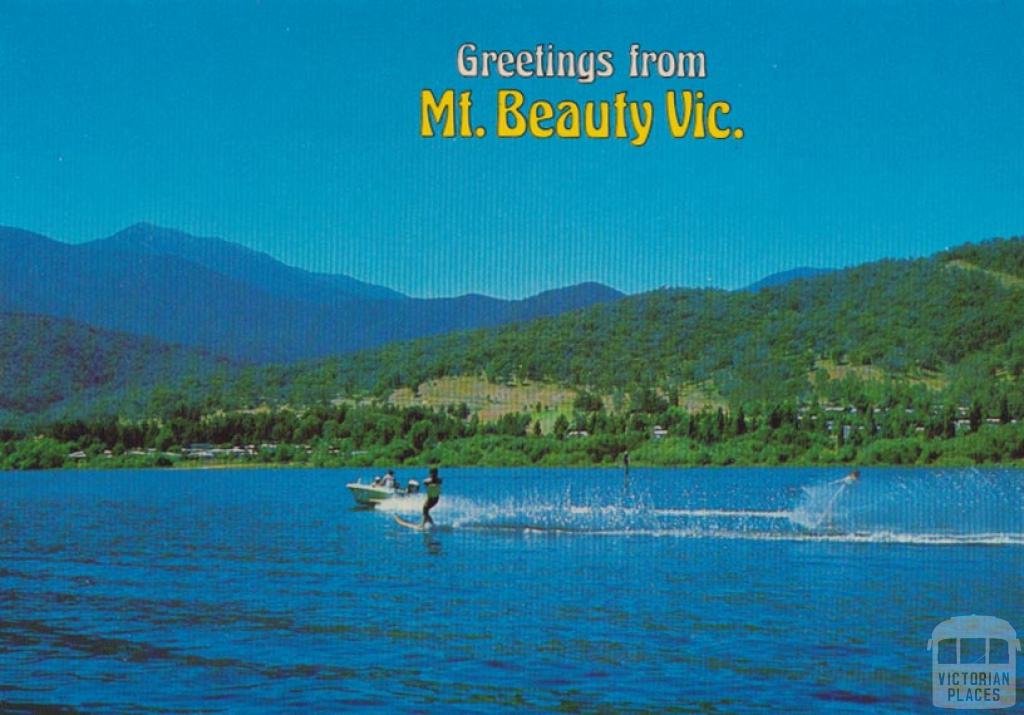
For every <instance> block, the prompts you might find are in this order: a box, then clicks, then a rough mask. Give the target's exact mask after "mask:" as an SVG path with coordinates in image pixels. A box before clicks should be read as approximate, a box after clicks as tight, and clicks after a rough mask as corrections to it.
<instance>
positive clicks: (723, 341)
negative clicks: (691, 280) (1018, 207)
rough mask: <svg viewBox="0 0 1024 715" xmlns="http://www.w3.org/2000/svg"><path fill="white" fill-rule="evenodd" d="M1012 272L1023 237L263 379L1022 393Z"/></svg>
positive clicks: (334, 387) (1018, 301) (601, 308)
mask: <svg viewBox="0 0 1024 715" xmlns="http://www.w3.org/2000/svg"><path fill="white" fill-rule="evenodd" d="M1022 276H1024V241H1021V240H1020V239H1011V240H998V241H990V242H986V243H983V244H980V245H968V246H964V247H960V248H957V249H954V250H951V251H948V252H945V253H942V254H938V255H936V256H933V257H930V258H924V259H918V260H885V261H880V262H877V263H871V264H866V265H862V266H859V267H856V268H851V269H846V270H842V271H836V272H832V273H826V274H822V275H818V276H814V277H811V278H807V279H803V280H797V281H793V282H791V283H788V284H786V285H782V286H774V287H770V288H765V289H763V290H760V291H758V292H746V291H737V292H726V291H719V290H661V291H656V292H653V293H647V294H643V295H639V296H634V297H630V298H626V299H624V300H621V301H619V302H616V303H613V304H606V305H598V306H593V307H591V308H587V309H584V310H581V311H576V312H574V313H571V314H567V315H562V316H558V317H554V318H546V319H541V320H535V321H531V322H529V323H525V324H516V325H509V326H505V327H501V328H495V329H487V330H476V331H470V332H460V333H453V334H450V335H445V336H442V337H435V338H429V339H422V340H416V341H411V342H404V343H396V344H394V345H391V346H389V347H387V348H385V349H381V350H374V351H370V352H365V353H360V354H358V355H354V356H347V357H345V358H337V359H329V360H326V361H320V362H317V363H315V364H307V365H304V366H298V367H295V368H289V369H288V370H285V371H284V372H275V373H274V379H273V381H274V382H275V383H276V384H279V385H281V386H287V385H297V386H301V394H302V395H304V396H306V397H308V398H314V397H316V396H318V395H319V396H321V397H326V396H328V395H330V394H339V393H352V392H357V391H360V390H377V391H379V392H381V393H383V392H385V391H387V390H390V389H391V388H395V387H400V386H410V387H415V386H416V385H418V384H420V383H422V382H424V381H426V380H428V379H431V378H436V377H441V376H447V375H467V374H468V375H479V374H484V375H486V376H487V377H488V378H489V379H490V380H492V381H495V382H502V381H508V380H517V379H526V380H549V381H554V382H558V383H561V384H564V385H569V386H586V387H589V388H593V389H596V390H601V391H606V390H614V389H622V390H626V391H635V390H637V389H638V388H653V389H654V390H656V391H661V392H662V393H663V394H667V395H671V394H672V393H673V392H674V391H677V390H680V389H686V387H687V386H692V385H695V384H702V385H705V386H709V387H710V389H712V390H714V391H716V392H717V393H718V394H719V395H720V396H721V397H722V398H724V399H725V400H727V401H728V402H730V403H732V404H742V403H744V402H749V401H761V400H771V401H778V400H787V399H810V398H811V397H812V396H813V395H814V394H815V393H816V392H817V393H818V394H819V395H820V393H821V392H822V391H823V390H825V389H826V383H827V382H829V381H828V380H827V379H826V378H829V377H835V376H836V370H834V369H831V368H834V367H835V366H843V365H846V366H850V367H851V368H854V369H853V370H852V372H848V373H847V374H854V375H858V376H863V377H865V379H876V380H879V381H886V380H889V379H890V378H893V379H895V380H896V381H904V382H906V383H907V384H915V383H916V384H929V386H932V387H943V386H948V387H949V389H951V390H959V391H960V393H961V394H959V395H957V398H958V399H967V398H971V399H977V398H986V396H987V397H988V398H992V397H993V395H994V393H996V392H1000V391H1005V390H1007V389H1010V387H1011V386H1012V387H1013V389H1017V388H1016V387H1015V386H1016V385H1018V384H1019V383H1018V382H1017V380H1018V379H1019V377H1020V373H1021V370H1022V367H1024V280H1020V278H1021V277H1022ZM1018 391H1019V390H1018ZM982 393H984V394H982ZM968 401H969V400H968Z"/></svg>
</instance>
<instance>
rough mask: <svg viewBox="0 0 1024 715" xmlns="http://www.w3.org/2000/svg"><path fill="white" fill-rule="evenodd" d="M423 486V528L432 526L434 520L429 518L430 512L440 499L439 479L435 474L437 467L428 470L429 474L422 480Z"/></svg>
mask: <svg viewBox="0 0 1024 715" xmlns="http://www.w3.org/2000/svg"><path fill="white" fill-rule="evenodd" d="M423 484H424V485H426V487H427V501H425V502H424V503H423V526H424V527H426V526H427V525H428V524H430V525H431V526H433V524H434V520H433V519H431V518H430V510H431V509H433V508H434V506H435V505H436V504H437V502H438V500H440V499H441V477H439V476H438V474H437V467H431V468H430V473H429V475H428V476H427V478H426V479H424V480H423Z"/></svg>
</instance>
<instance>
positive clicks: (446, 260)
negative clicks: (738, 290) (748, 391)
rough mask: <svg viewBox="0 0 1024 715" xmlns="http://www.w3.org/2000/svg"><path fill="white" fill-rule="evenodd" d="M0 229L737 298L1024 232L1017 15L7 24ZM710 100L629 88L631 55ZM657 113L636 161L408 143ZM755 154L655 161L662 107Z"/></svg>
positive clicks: (362, 17)
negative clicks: (519, 69)
mask: <svg viewBox="0 0 1024 715" xmlns="http://www.w3.org/2000/svg"><path fill="white" fill-rule="evenodd" d="M2 9H3V12H2V13H0V110H2V111H0V223H3V224H7V225H14V226H19V227H22V228H27V229H31V230H35V231H39V232H41V233H44V234H46V235H49V236H51V237H53V238H56V239H58V240H62V241H68V242H79V241H85V240H90V239H93V238H99V237H102V236H105V235H109V234H111V233H113V232H115V231H117V230H119V229H121V228H123V227H125V226H127V225H129V224H132V223H135V222H138V221H151V222H154V223H157V224H160V225H165V226H170V227H174V228H179V229H182V230H185V231H188V232H190V233H195V234H200V235H215V236H220V237H222V238H225V239H228V240H230V241H234V242H237V243H241V244H244V245H247V246H250V247H252V248H255V249H258V250H262V251H266V252H268V253H270V254H272V255H274V256H275V257H277V258H279V259H281V260H283V261H285V262H286V263H289V264H292V265H297V266H301V267H303V268H307V269H310V270H317V271H327V272H338V273H346V274H348V275H352V276H354V277H356V278H359V279H362V280H366V281H370V282H373V283H380V284H384V285H387V286H390V287H393V288H396V289H398V290H401V291H403V292H406V293H409V294H411V295H417V296H439V295H454V294H461V293H466V292H478V293H485V294H490V295H495V296H501V297H522V296H525V295H528V294H532V293H535V292H537V291H540V290H544V289H548V288H554V287H558V286H561V285H566V284H569V283H575V282H579V281H584V280H596V281H601V282H603V283H607V284H609V285H612V286H614V287H616V288H618V289H620V290H624V291H627V292H639V291H643V290H647V289H652V288H657V287H659V286H664V285H670V286H704V285H709V284H710V285H715V286H721V287H725V288H733V287H738V286H742V285H745V284H747V283H750V282H752V281H753V280H756V279H757V278H759V277H761V276H763V275H765V274H768V273H771V272H774V271H779V270H785V269H788V268H792V267H795V266H802V265H811V266H844V265H852V264H856V263H860V262H864V261H869V260H874V259H877V258H882V257H905V256H921V255H928V254H930V253H933V252H935V251H937V250H941V249H943V248H945V247H947V246H951V245H955V244H959V243H963V242H966V241H977V240H982V239H985V238H989V237H994V236H1008V235H1017V234H1020V233H1024V181H1022V179H1021V176H1022V175H1024V172H1022V171H1021V167H1022V166H1024V141H1022V136H1024V89H1022V87H1024V83H1022V82H1021V80H1020V68H1021V67H1024V43H1021V42H1020V38H1019V34H1020V29H1021V28H1022V27H1024V4H1022V3H1014V2H1006V3H996V2H969V3H968V2H964V3H943V2H897V1H896V0H891V1H888V2H881V1H878V2H866V1H864V2H838V3H821V2H796V1H793V2H778V3H772V4H768V3H747V2H740V3H729V2H714V3H712V2H702V3H692V4H688V3H685V2H666V3H639V4H629V5H628V6H626V5H625V4H620V3H601V2H596V3H595V2H588V3H568V2H564V3H551V2H543V3H540V2H538V3H506V4H501V5H498V4H494V5H490V4H486V3H462V4H460V3H436V4H434V3H431V4H416V3H406V2H403V3H388V2H373V3H361V2H318V3H314V2H301V3H272V2H271V3H255V2H230V3H229V2H215V3H201V4H200V3H190V2H181V3H169V2H160V3H146V2H110V1H109V0H101V1H100V2H97V3H85V2H56V1H50V2H44V3H38V2H10V1H7V2H2ZM465 41H472V42H474V43H476V44H477V45H478V46H479V47H480V48H488V49H511V50H518V49H523V48H532V47H534V46H535V45H536V44H538V43H547V42H551V43H554V44H555V45H556V46H557V47H558V48H559V49H571V50H577V51H580V50H586V49H610V50H612V51H613V52H614V53H615V63H616V69H617V72H616V74H615V76H614V77H611V78H607V79H602V80H598V81H597V82H595V83H594V84H593V85H590V86H582V85H580V84H579V83H577V82H576V81H574V80H572V79H529V80H516V81H513V80H484V79H467V78H462V77H459V76H458V74H457V72H456V67H455V52H456V49H457V47H458V46H459V44H460V43H462V42H465ZM632 42H639V43H640V44H641V45H642V46H643V47H645V48H650V49H657V50H703V51H704V52H705V53H706V56H707V61H708V77H707V78H706V79H704V80H685V79H681V80H680V79H677V80H660V79H648V80H638V79H630V78H629V77H627V76H626V71H625V63H626V53H627V50H628V47H629V45H630V43H632ZM449 87H451V88H455V89H459V90H461V89H469V90H473V93H474V97H475V101H476V104H477V105H478V106H479V107H483V108H484V109H482V110H481V111H482V112H483V114H482V116H483V118H484V120H485V122H486V121H487V117H488V114H490V115H491V116H493V103H494V95H495V93H496V91H497V90H498V89H499V88H503V87H518V88H520V89H522V90H523V91H524V92H525V93H526V95H527V98H528V99H532V98H545V99H549V100H561V99H574V100H579V101H583V100H586V99H610V98H611V97H612V96H613V95H614V94H615V93H616V92H619V91H628V92H629V94H630V96H631V97H634V98H637V99H650V100H652V101H654V102H655V106H656V118H655V122H656V123H657V122H659V121H660V122H661V124H660V125H659V124H656V125H655V129H654V131H653V132H652V138H651V140H650V142H649V143H648V144H647V146H644V147H641V148H636V147H633V146H630V145H629V144H628V142H621V141H620V142H617V141H613V140H607V141H597V140H580V141H568V140H536V139H525V138H524V139H518V140H499V139H497V138H495V137H493V132H492V133H491V136H488V137H487V138H485V139H483V140H452V141H442V140H439V139H423V138H421V137H419V135H418V121H419V92H420V90H421V89H424V88H430V89H433V90H436V91H438V92H440V91H441V90H443V89H446V88H449ZM681 89H700V90H702V91H704V92H705V93H706V94H707V95H708V96H709V97H716V98H722V99H725V100H728V101H729V102H730V103H731V104H732V106H733V112H732V114H731V115H730V118H731V119H732V120H733V121H734V122H735V123H736V124H737V125H741V126H743V127H744V130H745V132H746V136H745V137H744V139H743V140H742V141H733V140H729V141H723V142H704V143H701V142H694V141H692V140H671V139H668V138H667V132H666V131H665V127H664V116H663V115H664V110H663V107H662V106H661V103H662V101H663V100H662V97H663V94H664V92H665V91H666V90H681Z"/></svg>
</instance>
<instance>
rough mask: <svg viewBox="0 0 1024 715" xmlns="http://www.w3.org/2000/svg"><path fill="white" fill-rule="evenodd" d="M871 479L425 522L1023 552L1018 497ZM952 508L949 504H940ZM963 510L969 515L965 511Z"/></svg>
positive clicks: (499, 510) (546, 501) (1002, 489)
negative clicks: (770, 500) (774, 500)
mask: <svg viewBox="0 0 1024 715" xmlns="http://www.w3.org/2000/svg"><path fill="white" fill-rule="evenodd" d="M942 479H943V477H933V478H931V479H930V480H925V479H921V478H919V477H915V478H913V479H900V478H898V477H881V478H879V479H878V480H877V481H875V482H874V483H871V484H864V483H860V482H858V483H856V484H853V483H852V482H850V481H844V480H835V481H822V482H821V483H816V484H810V485H804V486H801V487H796V488H793V489H791V492H792V493H793V494H794V496H793V497H792V504H791V506H790V507H789V508H766V509H757V508H745V507H744V508H731V507H729V506H728V505H721V504H714V503H713V500H714V498H716V497H724V496H725V495H716V494H713V493H712V494H701V493H699V492H698V493H692V492H691V493H689V494H688V493H685V492H684V493H683V494H682V495H676V496H677V498H678V496H682V497H683V498H684V499H685V498H686V497H690V499H691V500H692V501H694V502H697V503H694V504H692V505H688V504H671V505H662V504H657V503H656V501H655V500H654V499H653V498H652V497H651V494H650V493H648V492H644V491H633V492H615V491H612V490H610V489H609V488H607V487H605V488H603V489H602V488H595V489H591V490H581V489H579V488H577V489H575V490H574V489H572V488H566V489H565V490H564V492H562V493H561V494H554V495H553V494H551V493H550V492H549V493H547V494H541V493H540V492H537V491H534V492H530V493H526V494H524V495H522V496H519V497H512V496H509V497H506V498H501V499H497V500H486V499H478V498H470V497H463V496H458V495H446V496H445V497H444V498H443V499H442V500H441V503H440V504H438V506H437V507H436V508H435V509H434V511H433V512H432V514H433V516H434V518H435V519H436V520H437V521H438V523H444V524H448V525H450V526H451V527H452V529H453V530H461V531H466V532H481V533H498V534H517V535H526V536H529V535H575V536H580V535H583V536H605V537H607V536H613V537H648V538H680V539H743V540H756V541H779V542H787V541H789V542H822V543H848V544H906V545H921V546H965V545H977V546H1024V507H1022V504H1024V499H1022V496H1024V495H1022V494H1021V492H1022V490H1024V487H1022V486H1021V484H1020V483H1019V482H1017V481H1012V482H1006V483H1003V482H998V481H996V482H994V481H992V478H990V477H987V476H986V475H977V474H974V475H960V478H959V479H952V480H950V479H946V482H941V480H942ZM950 494H955V495H956V499H955V500H954V501H953V503H949V501H950V499H949V495H950ZM965 503H967V504H968V505H969V507H970V508H967V509H965V508H964V506H965ZM422 504H423V499H422V497H399V498H394V499H390V500H387V501H386V502H383V503H381V504H380V505H379V506H378V507H377V510H378V511H382V512H386V513H388V514H389V518H390V515H391V514H416V513H418V512H419V511H420V509H421V507H422Z"/></svg>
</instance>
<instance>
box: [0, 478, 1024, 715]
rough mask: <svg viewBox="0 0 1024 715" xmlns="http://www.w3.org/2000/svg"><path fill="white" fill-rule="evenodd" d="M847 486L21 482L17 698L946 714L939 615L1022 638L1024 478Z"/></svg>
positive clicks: (7, 550)
mask: <svg viewBox="0 0 1024 715" xmlns="http://www.w3.org/2000/svg"><path fill="white" fill-rule="evenodd" d="M397 471H398V477H399V478H400V480H401V481H402V482H403V483H404V482H405V481H406V480H407V479H408V478H410V477H415V478H418V479H421V480H422V478H423V477H424V476H425V471H426V470H425V469H399V470H397ZM843 474H844V470H842V469H840V468H807V469H780V468H775V469H750V468H736V469H691V470H675V469H640V468H635V469H633V470H632V472H631V474H630V475H629V479H628V482H627V480H625V479H624V475H623V473H622V472H621V470H600V469H586V470H571V469H528V468H526V469H492V468H472V469H469V468H467V469H442V470H441V475H442V477H444V492H443V495H442V498H441V502H440V504H439V505H438V506H437V508H436V509H435V510H434V512H433V515H434V518H435V521H436V522H437V524H438V527H439V528H438V529H436V530H434V531H432V532H426V533H419V532H415V531H411V530H408V529H405V528H402V527H400V526H398V525H397V524H396V523H395V521H394V520H393V516H394V514H402V515H403V516H405V518H408V519H414V518H417V514H418V509H419V505H420V503H421V501H422V497H420V498H407V499H395V500H392V502H389V503H387V504H385V505H382V506H381V507H379V508H377V509H373V510H366V509H359V508H355V507H354V502H353V500H352V498H351V497H350V495H349V494H348V492H347V490H346V489H345V486H344V485H345V483H346V482H349V481H354V480H355V479H356V478H358V477H361V478H363V479H364V480H367V479H368V478H369V477H371V476H372V475H373V470H365V469H363V470H318V469H268V470H264V469H237V470H233V469H209V470H195V471H186V470H139V471H137V470H119V471H56V472H36V473H3V474H0V496H2V500H0V709H2V708H8V709H13V708H17V707H21V708H25V709H29V710H31V709H32V708H40V709H42V708H44V707H54V706H60V707H64V708H67V709H68V710H69V711H75V710H83V711H90V712H123V711H125V710H166V711H174V712H199V711H202V712H232V713H235V712H269V711H280V710H284V709H294V710H298V711H303V712H308V711H319V712H338V711H345V710H360V711H373V710H377V711H380V712H394V711H400V712H466V713H476V712H492V711H511V710H530V711H541V710H558V709H561V710H565V711H570V712H575V711H583V712H590V711H598V710H603V711H609V712H611V711H629V710H634V711H635V710H657V711H661V712H749V711H775V710H779V711H788V712H799V711H821V710H829V711H831V712H849V713H874V712H879V711H886V712H918V711H921V710H928V709H930V708H931V689H930V687H931V655H930V653H929V651H928V650H927V648H926V644H927V642H928V639H929V637H930V635H931V631H932V629H933V628H934V627H935V626H936V625H937V624H938V623H939V622H940V621H943V620H944V619H947V618H949V617H951V616H957V615H966V614H987V615H992V616H998V617H1000V618H1003V619H1006V620H1007V621H1009V622H1010V623H1011V624H1013V625H1015V626H1016V627H1017V628H1018V629H1024V599H1022V598H1021V591H1022V589H1021V586H1022V583H1021V581H1022V576H1024V471H1022V470H928V469H895V468H893V469H865V470H863V471H862V476H861V479H860V480H858V481H857V482H855V483H853V484H844V483H842V482H837V480H839V479H840V478H841V477H842V476H843ZM1022 680H1024V678H1022ZM1017 697H1018V701H1020V700H1021V699H1022V698H1021V695H1020V690H1019V689H1018V696H1017Z"/></svg>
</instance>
